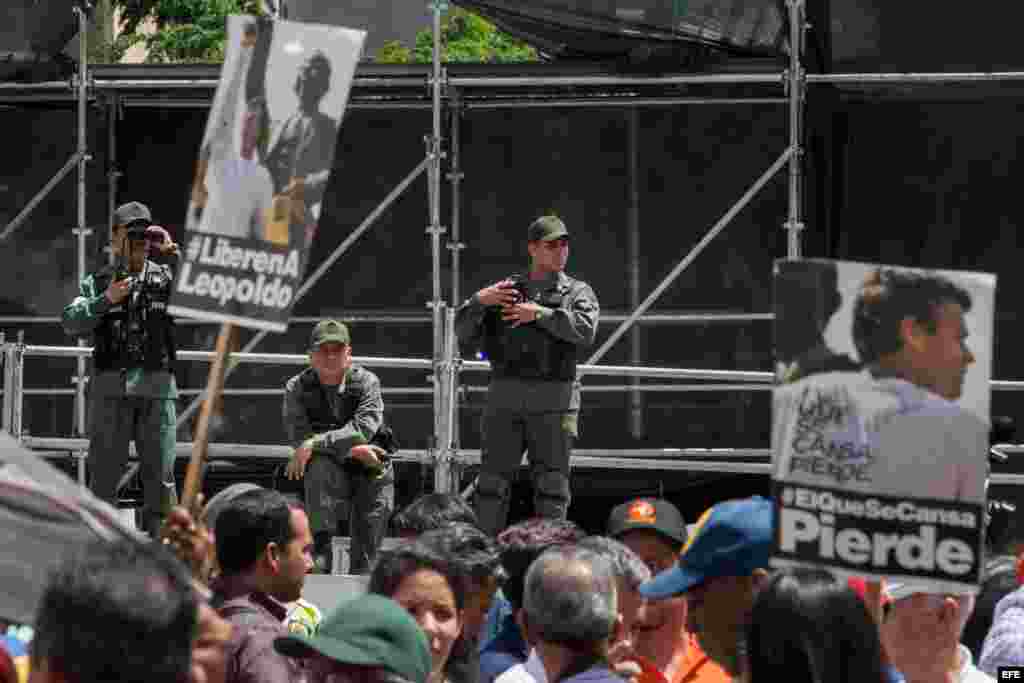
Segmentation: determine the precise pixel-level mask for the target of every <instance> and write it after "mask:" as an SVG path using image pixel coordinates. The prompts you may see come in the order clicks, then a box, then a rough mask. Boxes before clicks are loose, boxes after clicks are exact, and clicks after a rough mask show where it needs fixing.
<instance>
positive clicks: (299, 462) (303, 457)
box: [284, 446, 313, 479]
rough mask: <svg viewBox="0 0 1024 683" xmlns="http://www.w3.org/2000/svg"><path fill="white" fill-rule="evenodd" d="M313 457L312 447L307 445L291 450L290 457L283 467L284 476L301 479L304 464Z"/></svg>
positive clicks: (304, 468)
mask: <svg viewBox="0 0 1024 683" xmlns="http://www.w3.org/2000/svg"><path fill="white" fill-rule="evenodd" d="M312 457H313V449H312V448H310V447H308V446H300V447H299V448H296V449H295V451H294V452H292V458H291V460H289V461H288V466H287V467H286V468H285V470H284V473H285V476H286V477H288V478H289V479H302V477H304V476H305V475H306V465H308V464H309V459H310V458H312Z"/></svg>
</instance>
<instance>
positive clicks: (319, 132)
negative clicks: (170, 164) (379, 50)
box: [168, 16, 366, 332]
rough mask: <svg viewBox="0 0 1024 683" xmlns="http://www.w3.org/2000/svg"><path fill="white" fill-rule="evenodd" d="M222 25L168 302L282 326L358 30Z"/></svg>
mask: <svg viewBox="0 0 1024 683" xmlns="http://www.w3.org/2000/svg"><path fill="white" fill-rule="evenodd" d="M227 33H228V37H227V41H226V49H225V56H224V65H223V67H222V69H221V77H220V83H219V84H218V87H217V92H216V94H215V95H214V98H213V104H212V106H211V108H210V116H209V118H208V119H207V123H206V131H205V133H204V136H203V142H202V144H201V145H200V149H199V155H198V157H199V158H198V163H197V164H196V170H195V174H194V176H193V179H192V195H191V201H190V202H189V206H188V211H187V214H186V233H187V234H186V238H185V240H183V246H184V250H183V252H184V253H183V258H182V261H181V266H180V268H179V270H178V273H177V277H176V279H175V283H174V289H173V290H172V297H171V301H170V305H169V306H168V310H169V311H170V312H171V313H172V315H185V316H189V317H191V318H195V319H199V320H207V321H210V322H222V323H224V322H230V323H234V324H236V325H241V326H244V327H249V328H254V329H261V330H268V331H274V332H283V331H284V330H285V329H287V324H288V318H289V315H290V312H291V309H292V306H293V304H294V302H295V298H296V295H297V292H298V291H299V288H300V286H301V284H302V278H303V277H304V275H305V270H306V265H307V262H308V258H309V253H310V248H311V243H312V241H313V238H314V236H315V235H316V232H317V229H318V227H319V222H320V218H321V211H320V207H321V203H322V199H323V196H324V193H325V191H326V188H327V185H328V182H329V179H330V175H331V169H332V167H333V162H334V150H335V147H336V141H337V136H338V125H339V121H341V119H342V114H343V112H344V110H345V106H346V104H347V102H348V96H349V92H350V91H351V86H352V81H353V80H354V77H355V69H356V65H357V63H358V61H359V56H360V54H361V53H362V46H363V41H364V40H365V38H366V33H365V32H364V31H357V30H352V29H347V28H342V27H338V26H320V25H316V24H308V23H298V22H289V21H280V20H272V19H269V18H266V17H261V18H256V17H247V16H232V17H229V18H228V24H227Z"/></svg>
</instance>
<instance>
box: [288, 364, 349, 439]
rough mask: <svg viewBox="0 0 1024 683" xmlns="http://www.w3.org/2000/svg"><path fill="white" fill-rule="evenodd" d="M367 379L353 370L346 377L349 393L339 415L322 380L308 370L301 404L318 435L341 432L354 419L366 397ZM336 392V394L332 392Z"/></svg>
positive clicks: (302, 377) (302, 380)
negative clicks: (364, 383) (332, 431)
mask: <svg viewBox="0 0 1024 683" xmlns="http://www.w3.org/2000/svg"><path fill="white" fill-rule="evenodd" d="M364 378H365V375H364V374H363V372H361V371H360V369H359V368H352V369H351V370H349V372H348V374H347V375H346V377H345V389H344V391H343V392H342V394H341V401H340V406H339V410H338V413H337V414H335V413H334V412H333V411H332V410H331V402H330V399H329V398H328V397H327V391H328V389H327V388H325V387H324V385H323V384H321V383H320V378H319V377H318V376H317V374H316V370H314V369H313V368H306V370H305V371H303V373H302V374H301V375H300V376H299V386H300V387H301V390H302V391H301V393H300V394H299V402H300V403H301V404H302V407H303V408H305V410H306V416H307V417H308V418H309V422H310V425H311V427H312V428H313V433H314V434H320V433H321V432H327V431H330V430H332V429H340V428H341V427H342V426H344V425H345V423H346V422H348V421H349V420H351V419H352V416H353V415H355V414H356V409H357V408H358V407H359V401H360V400H361V399H362V396H363V382H364V381H365V379H364ZM332 390H334V389H333V388H332Z"/></svg>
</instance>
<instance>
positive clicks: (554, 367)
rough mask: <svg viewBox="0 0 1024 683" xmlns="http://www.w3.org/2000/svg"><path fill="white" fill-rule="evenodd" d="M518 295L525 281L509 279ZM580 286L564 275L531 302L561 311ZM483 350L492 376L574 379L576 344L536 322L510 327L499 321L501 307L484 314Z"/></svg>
mask: <svg viewBox="0 0 1024 683" xmlns="http://www.w3.org/2000/svg"><path fill="white" fill-rule="evenodd" d="M511 279H512V280H513V281H514V282H515V283H516V284H517V289H519V290H520V291H521V292H522V291H524V287H523V286H522V285H520V283H525V278H524V277H523V276H521V275H513V276H512V278H511ZM581 286H582V283H580V282H579V281H578V280H574V279H572V278H571V277H568V276H566V277H565V280H564V281H559V282H558V283H557V284H556V285H555V287H554V288H553V289H547V290H544V291H542V292H540V293H539V294H538V295H537V296H536V297H535V298H534V299H533V301H534V302H535V303H538V304H540V305H541V306H545V307H547V308H552V309H559V308H562V306H563V304H564V302H565V300H566V299H567V298H568V297H569V295H570V294H571V293H572V292H573V291H574V290H576V289H578V288H579V287H581ZM483 328H484V337H483V348H484V352H485V353H486V354H487V358H488V360H490V362H491V372H492V373H493V375H494V376H495V377H517V378H521V379H540V380H553V381H563V382H569V381H572V380H574V379H576V352H577V348H576V345H575V344H573V343H572V342H567V341H565V340H564V339H559V338H558V337H556V336H555V335H553V334H551V333H550V332H548V331H547V330H545V329H543V328H541V327H540V326H539V325H537V324H536V323H530V324H526V325H517V326H512V325H510V324H508V323H506V322H505V321H504V320H502V319H501V308H500V307H497V306H495V307H491V308H489V309H488V311H487V313H486V314H485V315H484V322H483Z"/></svg>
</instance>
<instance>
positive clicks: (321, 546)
mask: <svg viewBox="0 0 1024 683" xmlns="http://www.w3.org/2000/svg"><path fill="white" fill-rule="evenodd" d="M333 568H334V549H333V548H332V547H331V532H329V531H318V532H316V534H315V535H314V536H313V573H314V574H330V573H331V572H332V570H333Z"/></svg>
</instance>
